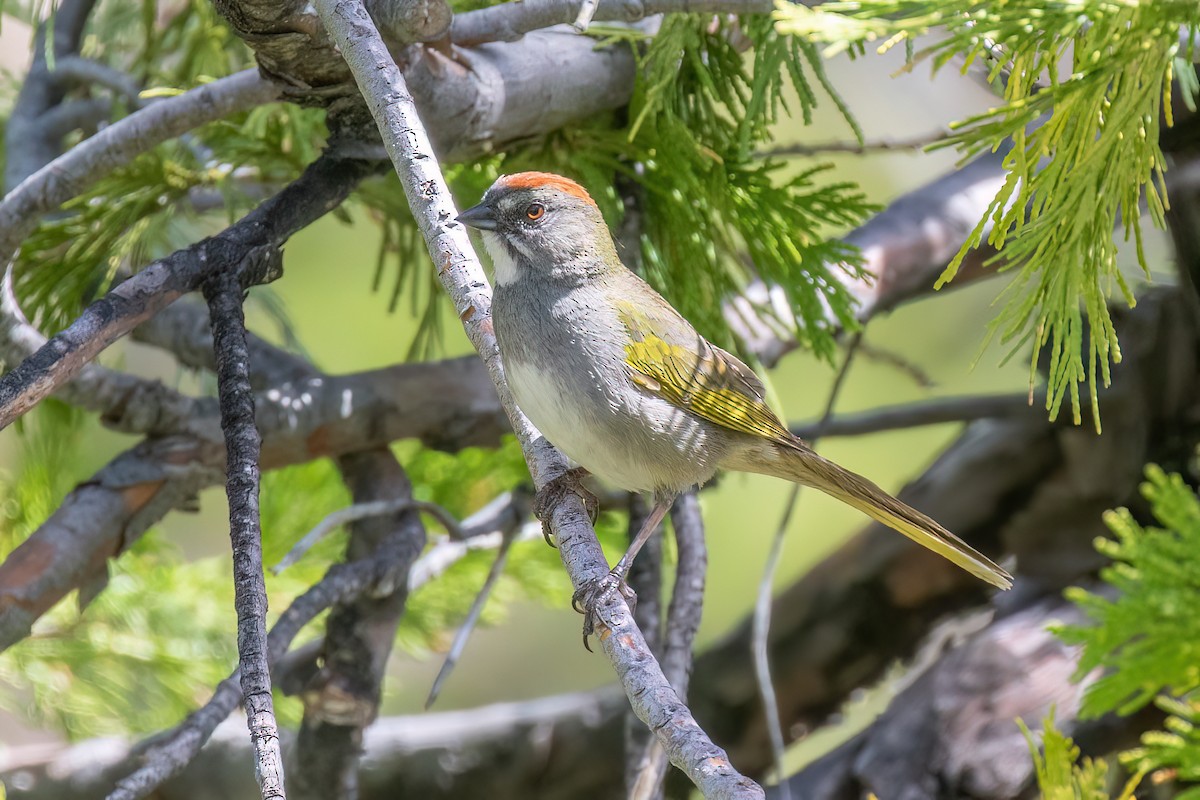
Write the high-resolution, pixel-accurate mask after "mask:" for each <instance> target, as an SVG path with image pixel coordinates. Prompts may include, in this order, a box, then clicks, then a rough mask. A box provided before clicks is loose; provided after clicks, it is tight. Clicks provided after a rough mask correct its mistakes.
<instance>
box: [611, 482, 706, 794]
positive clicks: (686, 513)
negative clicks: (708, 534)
mask: <svg viewBox="0 0 1200 800" xmlns="http://www.w3.org/2000/svg"><path fill="white" fill-rule="evenodd" d="M671 528H672V529H673V530H674V532H675V548H676V553H677V560H676V564H675V588H674V590H673V591H672V593H671V603H670V606H669V607H668V608H667V630H666V636H665V641H664V643H663V649H662V665H663V674H664V675H666V676H667V680H668V681H670V682H671V686H672V687H673V688H674V689H675V691H676V692H678V693H679V698H680V700H682V701H684V702H687V697H688V684H689V682H690V681H691V677H692V648H693V646H694V645H695V642H696V632H697V631H699V630H700V616H701V614H702V612H703V610H704V583H705V576H706V573H707V572H708V548H707V547H706V546H705V543H704V517H703V516H702V515H701V513H700V498H699V497H698V496H697V493H696V491H695V490H692V491H690V492H687V493H686V494H683V495H680V496H679V498H678V499H677V500H676V501H675V505H674V506H673V507H672V508H671ZM666 777H667V756H666V752H665V751H664V750H663V748H662V746H661V745H660V744H659V743H658V742H656V741H651V742H649V743H648V746H647V747H646V748H645V750H644V751H643V753H642V757H641V759H640V767H639V771H638V775H637V776H636V778H635V779H634V781H633V790H632V791H631V792H630V793H629V796H630V797H636V798H639V799H642V798H644V800H655V798H661V797H662V796H663V782H664V780H665V779H666Z"/></svg>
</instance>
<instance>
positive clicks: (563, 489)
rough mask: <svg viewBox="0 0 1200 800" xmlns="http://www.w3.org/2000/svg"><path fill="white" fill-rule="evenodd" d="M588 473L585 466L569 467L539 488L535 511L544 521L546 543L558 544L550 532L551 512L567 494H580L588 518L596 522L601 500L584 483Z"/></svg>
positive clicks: (534, 505) (535, 500)
mask: <svg viewBox="0 0 1200 800" xmlns="http://www.w3.org/2000/svg"><path fill="white" fill-rule="evenodd" d="M587 474H588V471H587V470H586V469H584V468H583V467H575V468H574V469H569V470H567V471H566V472H564V473H563V474H561V475H559V476H558V477H557V478H555V479H553V480H551V481H549V482H548V483H546V485H545V486H543V487H542V488H541V489H538V492H537V495H536V496H535V497H534V498H533V513H534V515H535V516H536V517H537V518H538V519H540V520H541V521H542V536H543V537H544V538H545V539H546V544H548V545H550V546H551V547H555V546H556V545H555V544H554V540H553V538H552V534H551V533H550V513H551V512H552V511H553V510H554V507H555V506H556V505H558V503H559V502H560V501H561V500H562V499H563V498H564V497H565V496H566V495H568V494H575V495H578V496H579V499H580V500H582V501H583V507H584V508H585V509H587V514H588V519H590V520H591V521H592V524H593V525H595V524H596V517H597V516H598V515H599V513H600V500H599V498H597V497H596V495H594V494H592V493H591V491H589V490H588V488H587V487H586V486H584V485H583V482H582V481H583V478H585V477H586V476H587Z"/></svg>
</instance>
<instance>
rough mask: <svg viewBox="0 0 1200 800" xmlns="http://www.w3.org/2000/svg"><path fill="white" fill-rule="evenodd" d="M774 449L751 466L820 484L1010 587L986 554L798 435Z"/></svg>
mask: <svg viewBox="0 0 1200 800" xmlns="http://www.w3.org/2000/svg"><path fill="white" fill-rule="evenodd" d="M773 449H774V452H775V453H776V454H778V456H779V457H778V458H777V459H765V460H757V459H756V462H757V463H755V465H754V468H753V469H752V470H750V471H752V472H762V473H765V474H768V475H773V476H775V477H777V478H783V479H784V480H788V481H793V482H795V483H801V484H804V485H805V486H811V487H813V488H814V489H819V490H820V491H822V492H825V493H826V494H828V495H830V496H831V497H835V498H837V499H838V500H841V501H842V502H843V503H846V504H848V505H851V506H854V507H855V508H857V509H858V510H859V511H862V512H863V513H864V514H866V515H867V516H869V517H871V518H872V519H874V520H877V521H879V522H882V523H883V524H884V525H887V526H888V527H889V528H892V529H894V530H897V531H899V532H900V533H903V534H904V535H905V536H907V537H908V538H910V539H912V540H913V541H914V542H916V543H917V544H920V545H923V546H924V547H928V548H929V549H930V550H932V551H933V552H935V553H937V554H938V555H940V556H942V557H944V558H946V559H949V560H950V561H952V562H953V563H955V564H957V565H958V566H960V567H962V568H963V569H965V570H966V571H967V572H969V573H971V574H972V575H974V576H976V577H978V578H982V579H983V580H985V581H987V582H988V583H990V584H992V585H993V586H998V587H1000V588H1001V589H1011V588H1012V576H1011V575H1009V574H1008V573H1007V572H1005V571H1004V570H1003V569H1002V568H1001V567H1000V566H998V565H997V564H995V563H994V562H993V561H992V560H991V559H989V558H988V557H987V556H985V555H983V554H982V553H980V552H978V551H977V550H975V549H974V548H973V547H971V546H970V545H968V544H967V543H966V542H964V541H963V540H962V539H959V538H958V537H957V536H955V535H954V534H953V533H951V532H950V531H948V530H946V529H945V528H943V527H942V526H941V525H939V524H938V523H937V522H936V521H934V520H932V519H930V518H929V517H927V516H925V515H924V514H922V513H921V512H920V511H917V510H916V509H915V508H912V507H911V506H908V505H905V504H904V503H902V502H900V501H899V500H897V499H896V498H894V497H892V496H891V495H890V494H888V493H887V492H885V491H884V490H883V489H880V488H879V487H878V486H876V485H875V484H873V483H871V481H869V480H867V479H866V478H864V477H862V476H861V475H856V474H855V473H853V472H851V471H850V470H848V469H845V468H844V467H840V466H838V465H837V464H835V463H833V462H832V461H830V460H828V459H826V458H823V457H821V456H820V455H818V454H817V453H815V452H813V450H812V449H811V448H810V447H808V445H806V444H804V443H803V442H800V441H799V440H797V441H796V444H795V445H794V446H787V445H779V446H776V447H775V448H773ZM743 468H745V467H744V466H743Z"/></svg>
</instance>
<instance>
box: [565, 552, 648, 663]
mask: <svg viewBox="0 0 1200 800" xmlns="http://www.w3.org/2000/svg"><path fill="white" fill-rule="evenodd" d="M613 592H620V593H621V596H622V597H624V598H625V602H626V603H628V604H629V612H630V613H631V614H632V613H633V610H634V609H635V608H637V593H636V592H634V591H633V589H631V588H629V584H628V583H626V582H625V578H624V576H622V575H619V574H618V573H617V571H616V570H610V571H609V572H608V574H606V575H605V576H604V577H603V578H598V579H596V580H594V581H590V582H588V583H586V584H584V585H583V586H581V587H580V588H579V590H578V591H577V592H575V594H574V595H573V596H572V597H571V608H573V609H575V611H577V612H578V613H580V614H583V646H584V648H586V649H587V651H588V652H589V653H590V652H592V647H591V645H590V644H589V643H588V637H589V636H591V635H592V634H593V633H595V632H596V608H597V607H598V606H599V605H600V604H602V603H604V602H605V601H606V600H608V598H610V597H612V593H613Z"/></svg>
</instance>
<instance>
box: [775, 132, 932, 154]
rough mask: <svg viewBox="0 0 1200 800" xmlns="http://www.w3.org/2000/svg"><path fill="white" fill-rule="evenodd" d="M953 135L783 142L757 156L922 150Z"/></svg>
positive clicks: (926, 134)
mask: <svg viewBox="0 0 1200 800" xmlns="http://www.w3.org/2000/svg"><path fill="white" fill-rule="evenodd" d="M951 136H953V133H951V132H950V131H930V132H929V133H923V134H918V135H915V136H907V137H902V138H899V139H871V140H869V141H865V142H822V143H819V144H804V143H801V142H797V143H795V144H782V145H778V146H776V147H771V148H768V149H766V150H759V151H758V152H756V153H755V154H754V157H755V158H793V157H797V156H817V155H822V154H823V153H853V154H855V155H866V154H868V153H875V152H880V151H888V150H913V151H921V150H924V149H925V148H927V147H929V146H930V145H935V144H937V143H939V142H944V141H946V140H947V139H949V138H950V137H951Z"/></svg>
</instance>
